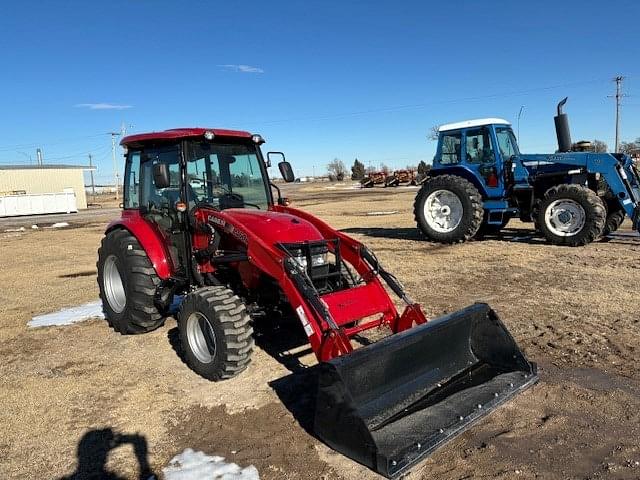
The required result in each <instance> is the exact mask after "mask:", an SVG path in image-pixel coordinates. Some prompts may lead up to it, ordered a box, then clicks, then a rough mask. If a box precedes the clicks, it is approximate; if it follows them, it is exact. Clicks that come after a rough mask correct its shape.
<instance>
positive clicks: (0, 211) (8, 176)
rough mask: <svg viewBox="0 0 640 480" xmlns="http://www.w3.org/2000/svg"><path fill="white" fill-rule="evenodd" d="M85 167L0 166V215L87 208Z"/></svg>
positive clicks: (70, 210) (61, 211) (59, 211)
mask: <svg viewBox="0 0 640 480" xmlns="http://www.w3.org/2000/svg"><path fill="white" fill-rule="evenodd" d="M85 170H95V167H89V166H82V165H53V164H51V165H0V216H13V215H34V214H41V213H67V212H74V211H77V210H78V209H83V208H87V197H86V194H85V186H84V176H83V172H84V171H85Z"/></svg>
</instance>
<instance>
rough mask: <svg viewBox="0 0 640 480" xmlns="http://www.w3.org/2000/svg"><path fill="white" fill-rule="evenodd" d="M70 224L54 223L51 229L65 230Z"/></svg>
mask: <svg viewBox="0 0 640 480" xmlns="http://www.w3.org/2000/svg"><path fill="white" fill-rule="evenodd" d="M68 226H69V224H68V223H67V222H58V223H54V224H53V225H51V228H64V227H68Z"/></svg>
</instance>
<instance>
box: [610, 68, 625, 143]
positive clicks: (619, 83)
mask: <svg viewBox="0 0 640 480" xmlns="http://www.w3.org/2000/svg"><path fill="white" fill-rule="evenodd" d="M623 79H624V77H623V76H622V75H618V76H616V77H615V78H614V79H613V81H614V82H616V94H615V95H609V97H614V98H615V99H616V146H615V149H614V153H618V147H619V146H620V102H621V101H622V97H626V95H625V94H624V93H622V80H623Z"/></svg>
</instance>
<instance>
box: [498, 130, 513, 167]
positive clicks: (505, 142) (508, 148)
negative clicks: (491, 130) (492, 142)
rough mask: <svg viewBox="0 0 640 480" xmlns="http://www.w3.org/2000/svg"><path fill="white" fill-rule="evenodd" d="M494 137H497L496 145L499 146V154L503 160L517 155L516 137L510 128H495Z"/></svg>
mask: <svg viewBox="0 0 640 480" xmlns="http://www.w3.org/2000/svg"><path fill="white" fill-rule="evenodd" d="M496 137H497V138H498V147H499V148H500V155H502V158H503V160H507V159H509V158H511V157H512V156H513V155H518V144H517V142H516V137H515V136H514V135H513V131H512V130H511V129H510V128H506V127H499V128H496Z"/></svg>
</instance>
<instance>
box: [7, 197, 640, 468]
mask: <svg viewBox="0 0 640 480" xmlns="http://www.w3.org/2000/svg"><path fill="white" fill-rule="evenodd" d="M414 194H415V190H411V189H398V190H394V191H389V190H382V189H376V190H374V191H362V192H360V191H353V192H349V191H344V192H342V191H340V190H337V189H331V190H327V189H326V188H325V186H324V185H321V186H297V187H294V188H289V189H288V195H289V196H290V197H292V198H293V200H294V202H295V203H294V205H296V206H299V207H301V208H303V209H305V210H308V211H310V212H312V213H314V214H317V215H319V216H320V217H322V218H323V219H324V220H326V221H328V222H329V223H330V224H332V225H334V226H335V227H336V228H340V229H345V230H346V231H347V232H349V233H350V234H352V235H354V236H355V237H356V238H358V239H360V240H362V241H363V242H365V243H366V244H368V245H369V246H370V247H372V248H373V249H374V250H375V251H376V253H377V254H378V256H379V258H380V259H381V261H382V262H383V263H384V264H386V265H387V267H388V268H389V269H390V270H392V271H393V272H394V273H395V274H396V275H397V276H398V278H400V279H401V280H402V281H403V283H404V284H405V286H406V287H407V289H408V291H409V292H410V293H411V294H412V296H413V297H414V298H415V299H416V300H418V301H420V302H421V303H423V305H424V306H425V310H426V312H427V313H428V314H429V315H431V316H436V315H439V314H441V313H444V312H449V311H453V310H456V309H459V308H461V307H463V306H466V305H468V304H469V303H472V302H474V301H477V300H483V301H487V302H489V303H490V304H491V305H492V306H493V307H494V308H495V309H496V310H497V311H498V313H499V314H500V316H501V318H502V319H503V321H504V322H505V323H506V325H507V326H508V328H509V329H510V330H511V332H512V333H513V334H514V336H515V337H516V339H517V341H518V342H519V343H520V345H521V346H522V347H523V349H524V350H525V352H526V354H527V355H528V356H529V357H530V358H531V359H532V360H534V361H537V362H539V363H540V365H541V377H542V381H541V383H540V384H539V385H538V386H536V387H534V388H533V389H532V390H530V391H528V392H526V393H525V394H523V395H521V396H520V397H518V398H517V399H516V400H515V401H514V402H512V403H511V404H509V405H508V406H506V407H504V408H503V409H501V410H500V411H498V412H496V413H495V414H493V415H492V416H491V417H489V418H488V419H487V420H486V421H484V422H483V423H482V424H480V425H478V426H477V427H475V428H474V429H472V430H471V431H469V432H467V433H466V434H464V435H463V436H461V437H460V438H459V439H457V440H455V441H453V442H452V443H451V444H449V445H448V446H446V447H444V448H443V449H441V450H440V451H439V452H437V453H436V454H435V455H433V456H432V457H431V458H430V459H429V460H428V461H427V462H426V463H425V464H423V465H422V466H421V467H420V468H418V469H417V470H416V471H415V472H414V473H413V474H412V475H411V478H430V477H431V476H438V478H451V479H454V478H513V477H514V475H515V471H516V470H518V472H519V474H518V478H616V479H617V478H638V477H640V466H636V464H635V463H634V462H636V461H640V452H639V451H638V441H637V438H639V434H640V431H639V425H640V416H639V413H638V412H640V400H639V398H640V374H639V373H638V370H637V367H636V365H637V362H638V360H640V353H639V352H638V345H639V344H640V332H639V330H638V326H639V325H638V317H637V309H636V304H637V301H636V297H637V295H636V290H637V288H636V285H637V284H638V281H639V280H640V271H639V270H638V262H637V258H638V254H639V252H640V241H639V239H638V238H637V237H636V236H634V235H632V234H630V233H629V232H628V225H625V230H623V232H622V234H621V235H617V236H616V237H615V238H614V239H613V240H611V241H609V242H606V243H604V242H600V243H595V244H592V245H590V246H588V247H585V248H577V249H569V248H560V247H553V246H550V245H546V244H544V243H543V242H542V241H541V240H538V239H535V238H529V237H530V234H531V232H530V231H529V230H528V228H529V226H528V225H524V224H521V223H519V222H513V225H509V230H508V231H507V232H506V235H504V236H502V237H499V238H494V239H489V240H485V241H476V242H470V243H467V244H464V245H455V246H442V245H436V244H431V243H428V242H424V241H422V240H420V239H419V238H418V236H417V233H416V230H415V225H414V222H413V219H412V213H411V208H412V202H413V196H414ZM373 211H397V212H398V213H395V214H391V215H385V216H367V215H366V213H367V212H373ZM103 227H104V225H102V224H99V225H98V224H94V225H91V224H89V225H85V226H83V227H82V228H73V229H63V230H39V231H27V232H25V233H0V252H1V254H0V286H1V288H0V354H1V358H2V363H1V364H0V407H1V408H0V425H1V426H2V436H1V437H0V478H7V479H18V478H24V479H30V478H39V477H43V478H59V477H62V476H63V475H69V474H71V473H72V472H74V470H75V469H76V468H78V467H77V463H76V462H77V459H76V449H77V446H78V442H79V440H80V439H81V438H82V436H83V435H84V434H85V433H87V432H89V431H92V430H98V429H102V428H112V429H114V430H117V431H119V432H122V433H127V434H133V433H136V432H138V433H139V434H140V435H142V436H144V437H145V438H146V442H147V444H148V448H149V459H150V462H151V466H152V468H153V469H154V470H155V471H156V472H158V471H159V469H160V467H161V466H162V465H165V464H166V463H167V461H168V460H169V458H171V456H173V455H174V454H175V453H177V452H179V451H181V450H182V449H184V448H185V447H189V446H192V447H198V448H204V449H206V450H207V451H208V452H209V453H217V454H221V455H223V456H226V457H228V458H230V459H232V460H234V459H235V460H236V461H238V462H239V463H241V464H243V465H244V464H248V463H253V464H255V465H256V466H258V468H259V469H260V472H261V475H262V477H264V478H274V479H275V478H320V477H321V476H323V475H324V476H325V477H326V478H349V479H356V478H368V477H372V476H373V475H372V474H370V473H369V472H368V471H367V470H364V469H362V468H361V467H359V466H357V465H355V464H353V463H352V462H350V461H349V460H347V459H345V458H344V457H342V456H339V455H336V454H334V453H333V452H331V451H330V450H328V449H327V448H326V447H324V446H322V445H321V444H319V442H317V441H316V440H315V439H314V438H312V437H311V436H309V435H308V434H307V433H306V432H305V431H304V430H303V429H302V428H301V427H300V425H299V424H298V423H297V422H296V421H295V419H294V418H293V417H292V416H291V414H290V413H289V412H288V411H287V410H286V409H285V408H284V407H283V405H282V403H281V402H280V400H279V398H278V396H277V395H276V393H275V392H274V390H273V389H272V388H271V387H270V386H269V384H268V382H269V381H272V380H276V379H278V378H280V377H283V376H285V375H287V374H288V373H289V372H288V371H287V370H286V369H285V368H284V367H283V366H282V365H281V364H280V363H278V362H277V361H276V360H275V359H274V358H272V357H271V356H269V355H268V354H267V353H265V352H263V351H261V350H259V351H258V352H257V354H256V356H255V361H254V362H253V364H252V365H251V367H250V368H249V369H248V370H247V371H246V372H244V373H243V374H242V375H241V376H240V377H239V378H236V379H233V380H231V381H227V382H223V383H217V384H212V383H209V382H206V381H205V380H202V379H200V378H198V377H197V376H195V375H194V374H192V373H191V372H190V371H189V370H187V368H186V367H185V366H184V365H183V364H182V363H181V361H180V359H179V357H178V356H177V355H176V353H175V351H174V350H173V348H172V346H171V341H170V340H171V339H172V330H171V329H172V328H173V326H174V324H175V323H174V321H173V320H169V321H168V322H167V326H165V327H164V328H161V329H159V330H157V331H155V332H153V333H150V334H147V335H143V336H136V337H123V336H120V335H118V334H116V333H114V332H113V331H111V330H109V329H108V327H107V326H106V324H105V322H102V321H91V322H86V323H83V324H77V325H73V326H69V327H57V328H46V329H37V330H30V329H27V328H26V323H27V321H28V320H29V319H30V318H31V317H32V315H34V314H40V313H45V312H49V311H54V310H57V309H59V308H62V307H65V306H72V305H77V304H79V303H84V302H87V301H90V300H94V299H95V298H96V297H97V287H96V284H95V277H94V275H95V260H96V250H97V246H98V244H99V241H100V238H101V236H102V230H103ZM514 238H524V239H523V240H522V241H513V239H514ZM247 408H249V409H251V410H250V411H246V409H247ZM230 425H231V426H233V427H232V428H231V427H229V426H230ZM283 425H285V427H283ZM257 432H260V433H259V434H258V433H257ZM94 440H95V439H94ZM92 445H93V447H94V449H99V447H100V438H98V439H97V440H96V443H94V444H92ZM232 452H235V453H232ZM639 465H640V464H639ZM107 466H108V468H109V469H111V470H113V471H115V472H118V473H119V474H120V475H122V476H123V477H124V478H137V462H136V461H135V457H134V455H133V450H132V449H131V447H121V448H118V449H115V450H114V451H113V452H112V453H111V454H110V456H109V459H108V462H107ZM85 473H86V472H85ZM94 473H95V472H94ZM86 476H87V477H88V474H87V475H86ZM80 477H82V475H80Z"/></svg>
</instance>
